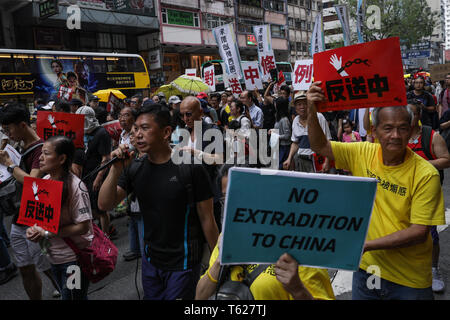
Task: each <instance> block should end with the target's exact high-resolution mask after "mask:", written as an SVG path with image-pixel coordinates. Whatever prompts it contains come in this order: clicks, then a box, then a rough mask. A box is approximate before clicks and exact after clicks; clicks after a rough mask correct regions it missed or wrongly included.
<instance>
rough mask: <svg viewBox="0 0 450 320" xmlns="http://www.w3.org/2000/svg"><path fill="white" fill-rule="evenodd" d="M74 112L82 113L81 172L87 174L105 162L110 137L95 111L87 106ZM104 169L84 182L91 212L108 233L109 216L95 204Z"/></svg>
mask: <svg viewBox="0 0 450 320" xmlns="http://www.w3.org/2000/svg"><path fill="white" fill-rule="evenodd" d="M76 114H84V146H85V149H86V160H85V162H84V167H83V174H84V176H86V175H88V174H89V173H91V172H92V171H94V170H95V169H96V168H97V167H99V166H100V165H102V164H104V163H106V162H107V161H108V160H109V159H110V157H109V155H110V153H111V137H110V135H109V133H108V131H106V129H105V128H104V127H102V126H101V125H100V124H99V122H98V120H97V118H96V117H95V111H94V110H93V109H92V108H91V107H88V106H84V107H81V108H79V109H78V110H77V111H76ZM106 171H107V170H106V169H103V170H101V171H99V172H98V173H97V174H94V175H92V176H91V177H89V178H88V179H87V180H86V181H85V183H86V186H87V188H88V190H89V198H90V200H91V207H92V213H93V214H94V217H95V218H98V219H99V220H100V224H101V229H102V231H103V232H105V233H107V234H109V233H110V230H109V229H110V226H109V225H110V217H109V214H108V213H107V212H105V211H101V210H99V208H98V206H97V198H98V191H99V190H100V187H101V185H102V183H103V180H104V176H105V173H106Z"/></svg>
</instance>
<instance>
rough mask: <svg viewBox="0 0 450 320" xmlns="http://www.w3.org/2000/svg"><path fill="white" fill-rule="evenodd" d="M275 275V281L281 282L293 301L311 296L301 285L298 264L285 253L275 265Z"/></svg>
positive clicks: (310, 297)
mask: <svg viewBox="0 0 450 320" xmlns="http://www.w3.org/2000/svg"><path fill="white" fill-rule="evenodd" d="M275 274H276V277H277V280H278V281H280V282H281V284H282V285H283V287H284V289H286V291H287V292H289V293H290V294H291V295H292V296H293V297H294V299H302V300H304V299H305V298H307V299H311V300H312V296H311V294H310V293H309V291H308V290H307V289H306V288H305V286H304V285H303V282H302V280H301V279H300V276H299V274H298V262H297V261H296V260H295V259H294V258H293V257H292V256H291V255H290V254H287V253H284V254H283V255H282V256H281V257H280V259H278V261H277V263H276V264H275Z"/></svg>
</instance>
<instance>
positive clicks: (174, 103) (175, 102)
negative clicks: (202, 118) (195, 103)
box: [169, 96, 181, 110]
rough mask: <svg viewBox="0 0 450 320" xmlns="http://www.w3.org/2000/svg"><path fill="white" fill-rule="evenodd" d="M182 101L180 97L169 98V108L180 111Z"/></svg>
mask: <svg viewBox="0 0 450 320" xmlns="http://www.w3.org/2000/svg"><path fill="white" fill-rule="evenodd" d="M180 103H181V99H180V97H178V96H171V97H170V98H169V108H170V109H172V110H173V109H177V110H180Z"/></svg>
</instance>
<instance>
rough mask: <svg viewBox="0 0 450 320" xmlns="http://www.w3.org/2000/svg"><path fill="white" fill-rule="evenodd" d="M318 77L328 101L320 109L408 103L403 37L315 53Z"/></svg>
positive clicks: (319, 106) (315, 72)
mask: <svg viewBox="0 0 450 320" xmlns="http://www.w3.org/2000/svg"><path fill="white" fill-rule="evenodd" d="M314 81H321V82H322V89H323V90H324V93H325V97H326V101H325V102H321V103H319V104H318V106H317V107H318V111H319V112H324V111H330V110H344V109H356V108H367V107H385V106H402V105H406V89H405V83H404V78H403V65H402V59H401V52H400V40H399V38H389V39H384V40H377V41H372V42H367V43H363V44H357V45H353V46H348V47H343V48H338V49H334V50H328V51H324V52H320V53H316V54H315V55H314Z"/></svg>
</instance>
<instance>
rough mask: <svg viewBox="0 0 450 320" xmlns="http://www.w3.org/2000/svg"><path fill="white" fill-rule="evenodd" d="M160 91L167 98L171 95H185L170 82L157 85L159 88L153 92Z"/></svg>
mask: <svg viewBox="0 0 450 320" xmlns="http://www.w3.org/2000/svg"><path fill="white" fill-rule="evenodd" d="M160 92H162V93H164V95H165V96H166V98H167V99H169V98H170V97H171V96H178V95H181V96H183V95H185V94H183V93H182V92H181V91H180V90H178V89H177V88H175V87H174V86H172V84H165V85H163V86H161V87H159V89H158V90H156V92H155V93H154V94H158V93H160Z"/></svg>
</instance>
